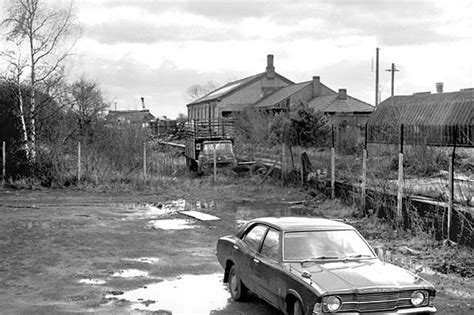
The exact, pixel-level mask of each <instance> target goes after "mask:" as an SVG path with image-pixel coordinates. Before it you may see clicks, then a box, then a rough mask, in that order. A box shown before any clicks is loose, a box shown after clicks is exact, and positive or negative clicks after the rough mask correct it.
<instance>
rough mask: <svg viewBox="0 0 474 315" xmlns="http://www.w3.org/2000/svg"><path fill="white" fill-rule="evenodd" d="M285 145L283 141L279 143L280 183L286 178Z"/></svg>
mask: <svg viewBox="0 0 474 315" xmlns="http://www.w3.org/2000/svg"><path fill="white" fill-rule="evenodd" d="M286 154H287V153H286V145H285V142H284V141H283V142H282V144H281V182H282V184H284V183H285V179H286V166H287V165H286V162H287V157H286Z"/></svg>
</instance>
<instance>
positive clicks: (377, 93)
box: [375, 47, 380, 107]
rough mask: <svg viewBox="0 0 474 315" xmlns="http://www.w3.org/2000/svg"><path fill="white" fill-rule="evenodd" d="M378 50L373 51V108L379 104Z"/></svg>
mask: <svg viewBox="0 0 474 315" xmlns="http://www.w3.org/2000/svg"><path fill="white" fill-rule="evenodd" d="M379 50H380V48H378V47H377V48H376V50H375V107H377V105H378V104H379Z"/></svg>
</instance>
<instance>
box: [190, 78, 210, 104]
mask: <svg viewBox="0 0 474 315" xmlns="http://www.w3.org/2000/svg"><path fill="white" fill-rule="evenodd" d="M216 88H217V84H216V83H215V82H213V81H208V82H206V83H204V84H193V85H191V86H190V87H188V88H187V89H186V94H185V96H186V98H187V99H188V100H189V101H194V100H197V99H198V98H200V97H202V96H204V95H206V94H207V93H209V92H211V91H213V90H215V89H216Z"/></svg>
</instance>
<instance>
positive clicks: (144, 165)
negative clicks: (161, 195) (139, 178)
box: [143, 142, 146, 183]
mask: <svg viewBox="0 0 474 315" xmlns="http://www.w3.org/2000/svg"><path fill="white" fill-rule="evenodd" d="M143 178H144V180H145V183H146V142H143Z"/></svg>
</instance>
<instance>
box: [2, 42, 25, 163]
mask: <svg viewBox="0 0 474 315" xmlns="http://www.w3.org/2000/svg"><path fill="white" fill-rule="evenodd" d="M15 48H16V51H14V50H7V51H4V52H0V56H1V57H3V59H5V60H6V61H7V72H5V73H4V74H3V75H2V77H3V80H4V81H5V82H7V83H9V85H10V88H11V89H12V90H15V91H16V95H17V100H18V111H17V113H18V117H19V119H20V123H21V149H22V150H23V151H24V152H25V156H26V158H27V159H29V149H28V133H27V131H26V119H25V111H24V106H23V91H22V85H21V77H22V75H23V71H24V69H25V68H26V60H24V58H23V56H22V55H21V50H20V47H19V45H18V43H16V45H15Z"/></svg>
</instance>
